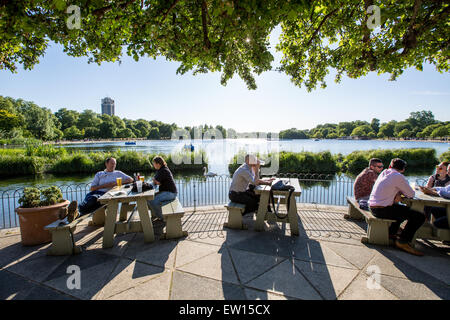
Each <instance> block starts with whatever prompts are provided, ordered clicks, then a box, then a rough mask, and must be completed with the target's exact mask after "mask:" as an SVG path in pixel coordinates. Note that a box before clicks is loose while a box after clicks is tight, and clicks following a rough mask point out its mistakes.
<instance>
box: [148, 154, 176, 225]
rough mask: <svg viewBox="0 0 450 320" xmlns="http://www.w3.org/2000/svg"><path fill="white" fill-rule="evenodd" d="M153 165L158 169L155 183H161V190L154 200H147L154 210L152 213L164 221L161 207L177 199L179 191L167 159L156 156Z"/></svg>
mask: <svg viewBox="0 0 450 320" xmlns="http://www.w3.org/2000/svg"><path fill="white" fill-rule="evenodd" d="M153 167H154V168H155V169H156V170H157V171H156V175H155V177H154V178H153V184H155V185H159V192H158V193H157V194H156V195H155V198H154V199H153V200H149V201H147V204H148V207H149V208H150V210H151V211H152V215H153V216H154V217H155V216H156V217H157V218H158V219H159V220H161V221H164V218H163V215H162V210H161V207H162V205H163V204H167V203H169V202H172V201H173V200H175V198H176V197H177V192H178V191H177V187H176V185H175V181H174V180H173V176H172V172H170V170H169V168H168V167H167V163H166V161H164V159H163V158H162V157H159V156H156V157H154V158H153Z"/></svg>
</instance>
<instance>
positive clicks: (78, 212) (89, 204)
mask: <svg viewBox="0 0 450 320" xmlns="http://www.w3.org/2000/svg"><path fill="white" fill-rule="evenodd" d="M116 165H117V161H116V159H115V158H112V157H110V158H107V159H106V161H105V167H106V169H105V170H103V171H99V172H97V173H96V174H95V177H94V180H93V181H92V183H91V192H89V193H88V194H87V195H86V197H85V198H84V200H83V202H82V203H81V204H80V205H79V206H78V202H77V201H72V202H71V203H70V204H69V206H68V208H67V211H66V212H65V214H66V215H67V220H68V221H69V222H72V221H73V220H74V219H76V218H78V216H82V215H85V214H88V213H90V212H92V211H94V210H96V209H98V208H99V207H100V206H101V204H100V203H99V202H98V198H100V197H101V196H102V195H103V194H105V193H106V192H108V191H109V190H110V189H112V188H113V187H115V186H116V185H117V180H116V179H117V178H122V184H127V183H131V182H133V181H134V180H133V178H132V177H130V176H129V175H126V174H125V173H123V172H122V171H120V170H116ZM64 216H65V215H62V216H61V217H60V218H64Z"/></svg>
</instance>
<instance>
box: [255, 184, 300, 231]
mask: <svg viewBox="0 0 450 320" xmlns="http://www.w3.org/2000/svg"><path fill="white" fill-rule="evenodd" d="M279 180H283V181H286V182H288V184H289V185H291V186H294V188H295V190H294V192H293V193H292V196H291V199H290V204H289V211H288V215H287V217H286V218H284V219H280V218H278V217H277V216H276V215H275V214H274V213H273V212H268V211H267V206H268V205H269V197H270V188H271V186H268V185H259V186H256V187H255V193H256V194H259V195H261V198H260V201H259V206H258V213H257V215H256V223H255V230H256V231H263V230H264V221H265V220H267V221H269V222H275V221H277V222H284V223H290V225H291V235H296V236H298V235H299V228H298V214H297V203H296V201H295V197H298V196H300V195H301V193H302V189H301V187H300V183H299V182H298V179H295V178H282V179H277V180H275V181H273V182H272V185H273V184H275V183H276V182H277V181H279ZM273 195H274V198H275V197H280V203H282V204H286V202H287V198H288V196H289V191H273Z"/></svg>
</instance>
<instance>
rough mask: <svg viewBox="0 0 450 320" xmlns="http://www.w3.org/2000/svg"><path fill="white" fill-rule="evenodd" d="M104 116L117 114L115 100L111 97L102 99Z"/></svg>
mask: <svg viewBox="0 0 450 320" xmlns="http://www.w3.org/2000/svg"><path fill="white" fill-rule="evenodd" d="M102 114H109V115H110V116H113V115H114V114H115V110H114V100H113V99H111V98H109V97H106V98H104V99H102Z"/></svg>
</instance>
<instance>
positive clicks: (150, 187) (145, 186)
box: [131, 181, 153, 192]
mask: <svg viewBox="0 0 450 320" xmlns="http://www.w3.org/2000/svg"><path fill="white" fill-rule="evenodd" d="M148 190H153V185H152V184H150V183H148V182H142V192H145V191H148ZM131 191H132V192H138V189H137V185H136V181H135V182H133V188H132V189H131Z"/></svg>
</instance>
